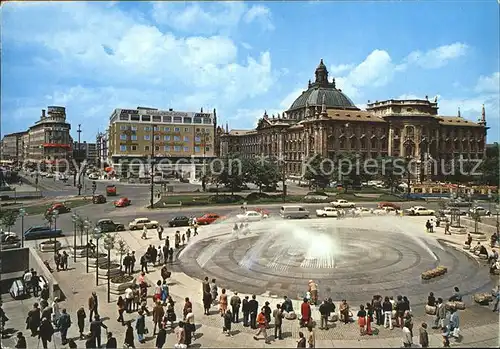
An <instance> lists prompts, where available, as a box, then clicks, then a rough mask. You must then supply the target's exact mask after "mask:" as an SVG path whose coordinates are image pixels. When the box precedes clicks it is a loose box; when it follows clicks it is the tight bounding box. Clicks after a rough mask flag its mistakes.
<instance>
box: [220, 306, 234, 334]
mask: <svg viewBox="0 0 500 349" xmlns="http://www.w3.org/2000/svg"><path fill="white" fill-rule="evenodd" d="M223 322H224V326H223V327H222V333H226V335H227V336H228V337H231V323H232V322H233V314H231V310H230V309H228V310H227V311H226V313H225V314H224V317H223Z"/></svg>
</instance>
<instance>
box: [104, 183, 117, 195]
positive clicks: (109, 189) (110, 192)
mask: <svg viewBox="0 0 500 349" xmlns="http://www.w3.org/2000/svg"><path fill="white" fill-rule="evenodd" d="M106 195H107V196H116V187H115V186H114V185H113V184H111V185H107V186H106Z"/></svg>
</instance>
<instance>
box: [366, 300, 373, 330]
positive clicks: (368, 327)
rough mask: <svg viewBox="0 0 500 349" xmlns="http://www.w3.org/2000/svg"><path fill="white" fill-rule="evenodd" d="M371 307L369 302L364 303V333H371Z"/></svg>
mask: <svg viewBox="0 0 500 349" xmlns="http://www.w3.org/2000/svg"><path fill="white" fill-rule="evenodd" d="M372 323H373V308H372V305H371V304H370V303H366V334H367V335H369V336H371V335H372Z"/></svg>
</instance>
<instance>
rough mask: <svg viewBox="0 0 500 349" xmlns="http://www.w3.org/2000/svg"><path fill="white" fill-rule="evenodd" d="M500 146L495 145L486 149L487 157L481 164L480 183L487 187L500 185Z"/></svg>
mask: <svg viewBox="0 0 500 349" xmlns="http://www.w3.org/2000/svg"><path fill="white" fill-rule="evenodd" d="M499 155H500V145H499V144H498V143H496V142H495V143H494V144H493V145H492V146H489V147H486V156H485V157H484V159H483V160H482V162H481V166H480V172H481V173H482V174H481V178H480V181H481V183H483V184H487V185H498V183H500V162H499Z"/></svg>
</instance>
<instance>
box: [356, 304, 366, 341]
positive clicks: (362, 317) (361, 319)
mask: <svg viewBox="0 0 500 349" xmlns="http://www.w3.org/2000/svg"><path fill="white" fill-rule="evenodd" d="M358 325H359V335H360V336H363V335H364V334H365V326H366V310H365V306H364V305H363V304H361V305H360V306H359V311H358Z"/></svg>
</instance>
